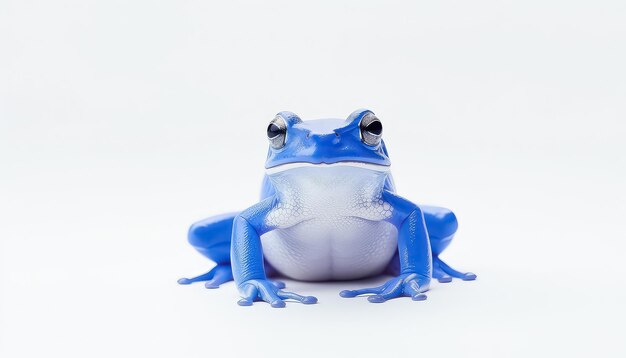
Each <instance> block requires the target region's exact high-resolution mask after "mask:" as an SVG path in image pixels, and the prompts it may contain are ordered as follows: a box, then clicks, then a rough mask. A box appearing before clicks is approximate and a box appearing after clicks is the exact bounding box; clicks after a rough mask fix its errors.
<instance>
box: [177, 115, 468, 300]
mask: <svg viewBox="0 0 626 358" xmlns="http://www.w3.org/2000/svg"><path fill="white" fill-rule="evenodd" d="M382 133H383V127H382V123H381V122H380V120H379V119H378V118H377V117H376V116H375V115H374V113H373V112H371V111H369V110H364V109H362V110H357V111H355V112H353V113H352V114H351V115H350V116H349V117H348V118H347V119H346V120H341V119H321V120H311V121H302V120H301V119H300V118H299V117H298V116H297V115H295V114H293V113H291V112H280V113H279V114H278V115H277V116H276V117H275V118H274V119H273V120H272V121H271V123H270V124H269V126H268V128H267V136H268V139H269V143H270V148H269V153H268V157H267V161H266V163H265V169H266V175H265V178H264V180H263V184H262V189H261V201H260V202H259V203H257V204H255V205H253V206H251V207H250V208H248V209H246V210H244V211H242V212H240V213H231V214H224V215H219V216H214V217H210V218H208V219H205V220H202V221H199V222H197V223H195V224H193V225H192V226H191V228H190V229H189V236H188V238H189V242H190V243H191V245H192V246H193V247H194V248H195V249H196V250H198V251H199V252H200V253H201V254H203V255H204V256H206V257H207V258H209V259H210V260H212V261H214V262H215V263H217V266H216V267H214V268H213V269H212V270H211V271H209V272H207V273H205V274H203V275H200V276H197V277H194V278H182V279H180V280H179V281H178V283H180V284H190V283H193V282H198V281H206V284H205V286H206V287H207V288H218V287H219V285H221V284H222V283H225V282H228V281H231V280H233V279H234V280H235V282H236V284H237V287H238V289H239V292H240V294H241V297H242V298H241V299H240V300H239V302H238V303H239V304H240V305H242V306H247V305H251V304H252V303H253V302H254V301H265V302H268V303H270V304H271V305H272V307H284V306H285V302H284V301H285V300H287V299H291V300H295V301H299V302H301V303H305V304H312V303H316V302H317V299H316V298H315V297H312V296H302V295H298V294H296V293H292V292H287V291H284V290H283V288H284V287H285V285H284V283H282V282H280V281H274V280H270V279H269V278H270V277H277V276H284V277H289V278H293V279H296V280H302V281H329V280H355V279H361V278H366V277H371V276H376V275H380V274H389V275H391V276H393V277H394V278H392V279H390V280H389V281H387V282H386V283H385V284H383V285H382V286H379V287H373V288H364V289H360V290H345V291H342V292H341V293H340V295H341V296H342V297H355V296H359V295H369V297H368V300H369V301H370V302H384V301H386V300H389V299H391V298H396V297H411V298H412V299H413V300H416V301H420V300H424V299H426V296H425V295H424V292H426V291H427V290H428V288H429V285H430V280H431V278H435V279H438V280H439V281H440V282H450V281H452V278H453V277H455V278H460V279H463V280H474V279H475V278H476V275H475V274H473V273H469V272H460V271H457V270H455V269H453V268H451V267H450V266H449V265H447V264H446V263H444V262H443V261H442V260H441V259H440V258H439V255H440V254H441V252H442V251H443V250H445V248H446V247H447V246H448V245H449V244H450V242H451V241H452V238H453V237H454V234H455V232H456V230H457V227H458V224H457V220H456V217H455V216H454V214H453V213H452V211H450V210H448V209H444V208H440V207H434V206H425V205H419V206H418V205H417V204H415V203H413V202H411V201H409V200H407V199H405V198H403V197H401V196H399V195H398V194H396V190H395V186H394V183H393V178H392V176H391V173H390V171H389V168H390V164H391V162H390V160H389V156H388V154H387V149H386V147H385V143H384V141H383V140H382Z"/></svg>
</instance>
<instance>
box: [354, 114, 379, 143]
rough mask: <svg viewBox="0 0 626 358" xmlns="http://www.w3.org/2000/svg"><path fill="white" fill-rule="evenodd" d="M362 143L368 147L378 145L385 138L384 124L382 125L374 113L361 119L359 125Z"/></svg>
mask: <svg viewBox="0 0 626 358" xmlns="http://www.w3.org/2000/svg"><path fill="white" fill-rule="evenodd" d="M359 128H360V130H361V141H362V142H363V143H365V144H367V145H371V146H374V145H378V144H379V143H380V140H381V139H382V137H383V124H382V123H380V119H378V118H377V117H376V116H375V115H374V113H368V114H366V115H365V116H363V118H362V119H361V123H360V124H359Z"/></svg>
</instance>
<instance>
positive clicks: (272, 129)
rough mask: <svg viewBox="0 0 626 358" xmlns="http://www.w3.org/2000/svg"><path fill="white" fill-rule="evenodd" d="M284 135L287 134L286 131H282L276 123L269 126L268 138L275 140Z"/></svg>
mask: <svg viewBox="0 0 626 358" xmlns="http://www.w3.org/2000/svg"><path fill="white" fill-rule="evenodd" d="M284 133H285V131H284V130H282V129H280V128H279V127H278V126H277V125H275V124H274V123H270V125H269V126H267V137H268V138H274V137H276V136H279V135H281V134H284Z"/></svg>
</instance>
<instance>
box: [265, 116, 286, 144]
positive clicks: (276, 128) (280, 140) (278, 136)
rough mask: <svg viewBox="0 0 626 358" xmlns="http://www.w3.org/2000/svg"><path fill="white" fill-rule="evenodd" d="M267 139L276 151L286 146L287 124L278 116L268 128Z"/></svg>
mask: <svg viewBox="0 0 626 358" xmlns="http://www.w3.org/2000/svg"><path fill="white" fill-rule="evenodd" d="M267 138H268V139H269V140H270V146H272V148H274V149H280V148H282V147H283V146H284V145H285V140H286V139H287V124H286V123H285V120H284V119H283V117H281V116H276V117H275V118H274V119H272V121H271V122H270V124H269V126H267Z"/></svg>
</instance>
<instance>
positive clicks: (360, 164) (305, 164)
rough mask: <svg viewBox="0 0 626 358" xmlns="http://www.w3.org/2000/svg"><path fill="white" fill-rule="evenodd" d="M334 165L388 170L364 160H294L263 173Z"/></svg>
mask: <svg viewBox="0 0 626 358" xmlns="http://www.w3.org/2000/svg"><path fill="white" fill-rule="evenodd" d="M336 167H352V168H361V169H368V170H372V171H376V172H383V173H384V172H389V166H388V165H380V164H373V163H365V162H349V161H346V162H337V163H308V162H296V163H286V164H281V165H277V166H275V167H271V168H267V169H265V173H266V174H267V175H272V174H276V173H281V172H284V171H287V170H291V169H298V168H336Z"/></svg>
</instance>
